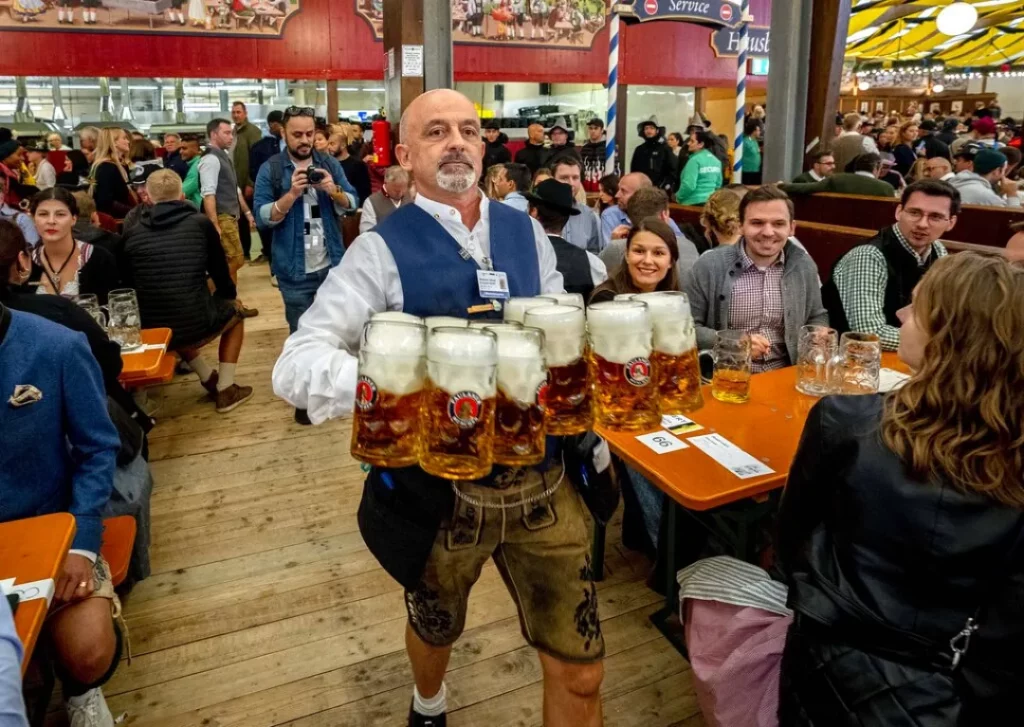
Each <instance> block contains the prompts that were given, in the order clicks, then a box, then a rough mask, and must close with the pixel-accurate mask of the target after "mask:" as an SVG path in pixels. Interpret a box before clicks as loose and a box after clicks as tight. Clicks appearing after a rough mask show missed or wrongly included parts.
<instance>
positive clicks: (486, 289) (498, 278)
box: [476, 270, 510, 300]
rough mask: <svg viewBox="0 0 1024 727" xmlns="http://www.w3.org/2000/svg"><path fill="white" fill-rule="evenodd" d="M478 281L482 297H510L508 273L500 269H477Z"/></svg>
mask: <svg viewBox="0 0 1024 727" xmlns="http://www.w3.org/2000/svg"><path fill="white" fill-rule="evenodd" d="M476 282H477V284H478V285H479V286H480V297H481V298H500V299H502V300H504V299H506V298H509V297H510V295H509V292H508V275H506V274H505V273H503V272H501V271H500V270H477V271H476Z"/></svg>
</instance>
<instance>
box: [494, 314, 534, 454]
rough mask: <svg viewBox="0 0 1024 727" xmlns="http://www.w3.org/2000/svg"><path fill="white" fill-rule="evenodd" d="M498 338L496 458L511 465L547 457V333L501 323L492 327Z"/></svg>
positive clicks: (495, 423)
mask: <svg viewBox="0 0 1024 727" xmlns="http://www.w3.org/2000/svg"><path fill="white" fill-rule="evenodd" d="M487 330H489V331H493V332H494V334H495V335H496V336H497V337H498V404H497V411H496V412H495V415H494V461H495V463H496V464H501V465H508V466H510V467H525V466H528V465H535V464H540V463H541V462H542V461H543V460H544V437H545V433H546V428H545V426H544V399H545V396H546V393H547V388H548V386H547V384H548V370H547V368H545V366H544V332H543V331H541V330H540V329H539V328H523V327H522V326H519V325H518V324H517V325H509V324H507V323H500V324H498V325H495V326H491V327H489V328H488V329H487Z"/></svg>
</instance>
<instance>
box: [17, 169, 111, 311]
mask: <svg viewBox="0 0 1024 727" xmlns="http://www.w3.org/2000/svg"><path fill="white" fill-rule="evenodd" d="M29 210H30V211H31V213H32V218H33V220H34V221H35V223H36V229H37V230H38V231H39V239H40V242H39V244H38V245H36V247H35V248H34V249H33V251H32V273H31V275H30V276H29V279H28V281H27V282H28V283H29V284H30V285H37V286H38V289H37V292H38V293H48V294H50V295H61V296H64V297H65V298H73V297H74V296H76V295H81V294H85V293H93V294H95V295H96V297H98V298H99V300H100V305H104V304H106V302H107V294H108V293H110V291H111V290H113V289H114V288H116V287H117V285H118V280H119V278H118V272H117V261H116V259H115V258H114V256H113V254H111V253H110V252H108V251H107V250H104V249H103V248H101V247H97V246H95V245H91V244H89V243H88V242H82V241H81V240H76V239H75V236H74V227H75V223H76V222H77V221H78V203H77V202H75V197H74V195H73V194H72V193H71V192H69V191H68V190H66V189H63V188H62V187H53V188H51V189H47V190H45V191H43V192H40V193H38V194H37V195H35V196H34V197H33V198H32V203H31V205H30V207H29Z"/></svg>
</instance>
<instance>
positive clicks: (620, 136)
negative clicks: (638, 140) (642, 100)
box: [615, 65, 636, 176]
mask: <svg viewBox="0 0 1024 727" xmlns="http://www.w3.org/2000/svg"><path fill="white" fill-rule="evenodd" d="M619 68H622V66H621V65H620V66H619ZM628 104H629V92H628V87H627V86H626V84H624V83H621V82H620V83H619V92H618V94H616V96H615V113H616V117H615V138H616V139H617V141H616V142H615V143H616V145H617V149H616V150H615V154H616V155H617V156H618V158H619V175H620V176H621V175H623V174H629V156H628V155H627V149H626V144H627V143H628V142H627V139H628V136H627V134H628V132H629V129H628V127H627V125H626V116H627V114H628V113H629V106H628ZM633 133H634V134H635V133H636V129H634V130H633Z"/></svg>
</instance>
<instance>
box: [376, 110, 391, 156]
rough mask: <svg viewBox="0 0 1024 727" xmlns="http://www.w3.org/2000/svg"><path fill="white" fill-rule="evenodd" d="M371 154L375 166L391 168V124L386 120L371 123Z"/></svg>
mask: <svg viewBox="0 0 1024 727" xmlns="http://www.w3.org/2000/svg"><path fill="white" fill-rule="evenodd" d="M373 153H374V156H375V157H376V158H377V161H376V165H377V166H379V167H390V166H391V122H390V121H387V120H386V119H380V120H378V121H374V122H373Z"/></svg>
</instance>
